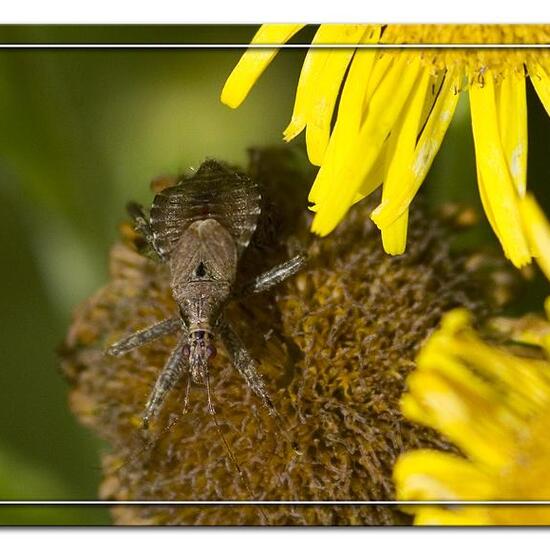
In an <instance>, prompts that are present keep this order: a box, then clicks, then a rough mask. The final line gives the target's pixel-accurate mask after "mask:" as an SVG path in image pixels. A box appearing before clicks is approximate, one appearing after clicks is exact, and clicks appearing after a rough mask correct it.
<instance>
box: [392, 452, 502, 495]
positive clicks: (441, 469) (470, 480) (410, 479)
mask: <svg viewBox="0 0 550 550" xmlns="http://www.w3.org/2000/svg"><path fill="white" fill-rule="evenodd" d="M393 479H394V481H395V487H396V492H397V499H398V500H490V499H491V498H492V497H493V496H494V480H493V479H492V478H491V476H489V475H488V474H487V473H486V472H484V471H483V470H481V469H480V468H478V467H477V466H475V465H474V464H473V463H472V462H469V461H468V460H466V459H464V458H460V457H458V456H454V455H451V454H448V453H443V452H439V451H432V450H419V451H410V452H407V453H404V454H402V455H401V456H400V457H399V459H398V460H397V462H396V464H395V466H394V470H393Z"/></svg>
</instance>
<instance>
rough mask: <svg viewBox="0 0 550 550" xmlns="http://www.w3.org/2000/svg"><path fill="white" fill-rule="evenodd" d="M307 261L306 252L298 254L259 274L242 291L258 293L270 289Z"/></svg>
mask: <svg viewBox="0 0 550 550" xmlns="http://www.w3.org/2000/svg"><path fill="white" fill-rule="evenodd" d="M306 261H307V257H306V255H305V254H298V255H296V256H294V257H293V258H291V259H290V260H288V261H286V262H284V263H282V264H279V265H277V266H275V267H274V268H272V269H270V270H268V271H266V272H265V273H262V274H261V275H258V276H257V277H256V278H255V279H253V280H252V281H250V282H249V283H248V284H246V285H245V286H244V287H243V289H242V291H241V293H242V294H243V295H246V294H258V293H259V292H264V291H265V290H269V289H270V288H272V287H274V286H275V285H278V284H279V283H282V282H283V281H285V280H286V279H288V278H289V277H291V276H292V275H294V274H295V273H297V272H298V271H300V269H302V267H303V266H304V264H305V263H306Z"/></svg>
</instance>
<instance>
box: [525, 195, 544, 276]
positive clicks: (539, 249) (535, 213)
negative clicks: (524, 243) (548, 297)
mask: <svg viewBox="0 0 550 550" xmlns="http://www.w3.org/2000/svg"><path fill="white" fill-rule="evenodd" d="M520 204H521V215H522V218H523V223H524V226H525V232H526V233H527V239H528V240H529V246H530V247H531V251H532V253H533V256H534V257H535V259H536V261H537V263H538V264H539V267H540V268H541V270H542V272H543V273H544V274H545V275H546V278H547V279H549V280H550V224H549V223H548V220H547V219H546V216H545V215H544V212H543V211H542V209H541V208H540V206H539V205H538V204H537V201H536V200H535V198H534V197H533V196H532V195H530V194H528V195H526V196H525V197H524V198H523V200H522V201H521V203H520Z"/></svg>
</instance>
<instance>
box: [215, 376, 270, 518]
mask: <svg viewBox="0 0 550 550" xmlns="http://www.w3.org/2000/svg"><path fill="white" fill-rule="evenodd" d="M206 397H207V400H208V412H209V413H210V415H211V416H212V419H213V420H214V425H215V426H216V430H217V432H218V434H219V436H220V438H221V440H222V441H223V445H224V447H225V450H226V451H227V454H228V455H229V458H230V459H231V462H233V465H234V466H235V469H236V470H237V473H238V474H239V477H240V478H241V481H242V483H243V485H244V488H245V489H246V492H247V493H248V496H249V497H250V500H256V498H255V496H254V493H253V492H252V489H251V488H250V485H249V484H248V481H247V479H246V477H245V476H244V473H243V471H242V470H241V467H240V466H239V463H238V462H237V459H236V458H235V455H234V454H233V451H232V449H231V446H230V445H229V442H228V441H227V439H226V438H225V435H224V434H223V432H222V428H221V426H220V423H219V422H218V416H217V414H216V409H214V405H213V404H212V396H211V393H210V378H209V376H208V372H207V373H206ZM258 511H259V512H260V515H261V516H262V518H263V520H264V523H265V524H266V525H269V524H270V522H269V519H268V517H267V515H266V514H265V512H264V511H263V510H262V508H261V507H258Z"/></svg>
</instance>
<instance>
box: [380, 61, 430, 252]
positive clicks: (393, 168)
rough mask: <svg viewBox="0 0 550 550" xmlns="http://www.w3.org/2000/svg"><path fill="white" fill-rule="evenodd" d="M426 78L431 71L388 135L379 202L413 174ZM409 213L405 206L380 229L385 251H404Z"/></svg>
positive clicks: (415, 91) (387, 197)
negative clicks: (403, 209)
mask: <svg viewBox="0 0 550 550" xmlns="http://www.w3.org/2000/svg"><path fill="white" fill-rule="evenodd" d="M429 81H430V73H429V72H428V71H424V73H423V74H422V76H421V78H420V80H419V82H418V85H417V87H416V89H415V90H413V93H412V94H411V96H410V98H409V100H408V102H407V104H406V105H405V107H404V109H403V111H402V113H401V115H400V117H399V121H398V123H397V124H396V126H395V128H394V129H393V130H392V132H391V135H390V137H389V140H388V152H387V155H386V174H385V177H384V187H383V188H382V202H384V201H388V200H391V197H392V196H393V195H395V194H396V193H398V192H399V191H400V190H401V189H402V188H403V187H405V186H407V185H409V180H410V179H411V178H412V173H411V170H410V166H411V164H412V161H413V157H414V150H415V146H416V138H417V136H418V133H419V131H420V119H421V116H422V110H423V107H424V99H425V97H426V93H427V91H428V84H429ZM408 217H409V214H408V210H405V211H404V212H403V213H402V214H401V215H400V216H399V217H398V218H397V219H396V220H395V221H394V222H393V223H391V224H390V225H388V226H387V227H385V228H384V229H382V244H383V246H384V250H385V251H386V252H387V253H388V254H403V252H404V251H405V244H406V242H407V224H408Z"/></svg>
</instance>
